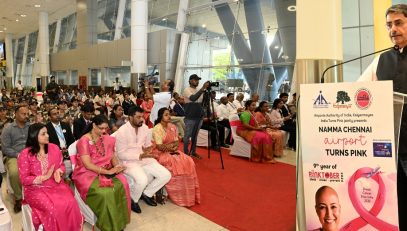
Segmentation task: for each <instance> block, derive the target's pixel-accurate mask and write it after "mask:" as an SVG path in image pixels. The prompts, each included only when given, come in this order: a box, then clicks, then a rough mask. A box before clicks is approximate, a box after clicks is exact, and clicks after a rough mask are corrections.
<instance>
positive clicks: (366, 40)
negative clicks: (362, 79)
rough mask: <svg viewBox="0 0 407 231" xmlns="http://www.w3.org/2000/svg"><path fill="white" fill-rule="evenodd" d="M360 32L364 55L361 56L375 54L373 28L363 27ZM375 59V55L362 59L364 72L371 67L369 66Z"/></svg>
mask: <svg viewBox="0 0 407 231" xmlns="http://www.w3.org/2000/svg"><path fill="white" fill-rule="evenodd" d="M360 32H361V36H360V39H361V41H363V42H362V43H361V51H362V53H361V54H360V56H362V55H366V54H369V53H372V52H374V29H373V26H369V27H362V28H360ZM374 57H375V56H374V55H371V56H369V57H366V58H363V59H362V72H363V70H365V69H366V68H367V67H368V66H369V64H370V63H371V62H372V61H373V59H374Z"/></svg>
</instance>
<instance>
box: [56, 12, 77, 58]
mask: <svg viewBox="0 0 407 231" xmlns="http://www.w3.org/2000/svg"><path fill="white" fill-rule="evenodd" d="M72 43H75V45H72ZM58 45H59V47H58V51H67V50H70V49H73V48H76V13H74V14H71V15H69V16H67V17H65V18H63V19H62V20H61V34H60V37H59V43H58Z"/></svg>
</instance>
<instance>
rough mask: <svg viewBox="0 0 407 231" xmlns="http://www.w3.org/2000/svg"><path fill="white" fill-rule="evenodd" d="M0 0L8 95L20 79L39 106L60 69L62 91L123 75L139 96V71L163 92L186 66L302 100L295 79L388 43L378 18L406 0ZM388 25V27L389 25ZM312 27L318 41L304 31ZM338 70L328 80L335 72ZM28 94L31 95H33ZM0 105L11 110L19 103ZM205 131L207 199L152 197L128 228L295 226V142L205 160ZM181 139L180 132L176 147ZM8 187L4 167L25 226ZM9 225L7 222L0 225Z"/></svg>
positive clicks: (243, 89)
mask: <svg viewBox="0 0 407 231" xmlns="http://www.w3.org/2000/svg"><path fill="white" fill-rule="evenodd" d="M0 2H1V5H2V6H1V7H0V88H1V89H6V91H5V92H4V93H3V91H2V94H6V95H9V96H10V97H11V95H10V94H11V93H13V92H14V91H15V90H16V89H17V88H18V87H19V86H21V87H22V88H23V92H30V94H32V96H34V97H35V98H37V99H36V101H37V102H38V105H40V104H44V103H45V101H46V96H45V95H46V94H44V93H45V88H46V86H47V85H48V84H49V83H50V82H51V76H53V77H55V82H56V84H57V85H59V86H60V87H61V89H63V90H64V91H65V93H67V92H71V91H72V92H73V89H76V90H77V91H75V93H77V92H79V93H78V94H83V95H85V91H88V92H89V93H90V95H92V94H97V93H98V92H99V91H100V90H103V91H104V92H103V94H108V93H109V92H113V91H115V90H116V88H115V84H117V82H118V81H119V82H120V89H117V90H118V95H120V96H118V98H119V99H123V96H122V95H123V93H124V92H125V91H126V92H128V93H131V95H132V97H133V99H134V101H135V102H136V98H137V99H139V98H138V97H140V96H141V95H140V96H139V95H138V93H139V92H141V91H143V90H144V85H143V84H144V81H143V80H146V81H147V82H148V83H149V84H150V85H152V87H153V88H154V91H155V92H156V93H157V94H158V93H159V92H160V90H162V89H161V86H162V84H163V83H164V82H165V81H166V80H173V81H174V83H175V86H174V87H175V88H174V91H175V92H178V93H180V94H181V96H182V93H183V89H185V88H186V87H188V86H189V83H190V80H191V78H190V76H191V75H193V74H196V75H197V76H199V77H200V80H199V83H200V85H199V86H202V84H203V83H204V82H206V81H210V82H211V83H213V86H212V87H211V91H213V92H215V93H216V96H215V98H214V101H215V102H217V104H221V98H223V97H226V96H229V94H230V93H232V95H233V97H234V99H236V97H237V96H238V95H239V94H242V95H243V96H244V98H243V102H246V101H247V100H250V99H252V97H253V96H254V95H257V96H258V97H259V99H258V102H261V101H267V102H268V104H269V105H270V109H271V106H272V105H273V101H274V100H275V99H277V98H279V95H280V94H281V93H287V94H288V103H290V102H294V103H293V105H294V106H295V101H293V94H294V93H296V92H298V90H299V84H301V83H304V82H308V83H310V82H319V78H320V74H321V71H322V70H323V68H325V67H327V66H329V65H331V64H335V63H336V62H337V61H343V60H350V59H353V58H356V57H360V56H362V55H365V54H368V53H372V52H374V51H376V50H378V49H379V48H380V47H383V46H384V47H385V46H387V45H389V46H390V45H391V44H387V43H384V45H383V43H382V44H378V42H379V41H376V40H375V38H377V37H378V36H377V33H379V32H377V30H376V28H375V27H376V26H377V23H378V22H376V19H375V18H376V17H382V20H383V22H384V11H385V9H386V8H387V7H388V5H391V4H396V3H402V2H403V1H396V0H393V1H390V0H383V2H387V4H388V5H385V6H381V5H380V4H379V3H377V2H379V1H374V0H333V1H332V3H330V4H327V3H326V0H318V1H316V2H318V3H314V2H313V1H307V0H17V1H16V0H1V1H0ZM323 2H324V3H323ZM321 4H322V6H321ZM324 7H325V8H324ZM329 7H333V8H329ZM335 7H338V8H335ZM377 7H381V8H380V9H376V8H377ZM328 8H329V9H328ZM300 9H306V11H307V12H315V14H316V15H324V14H326V17H327V18H330V19H331V18H333V16H332V14H331V13H332V12H336V13H337V14H336V15H334V16H335V17H336V19H339V20H340V21H336V22H334V23H333V22H332V20H326V21H324V20H318V21H313V22H312V23H311V22H308V21H307V20H304V18H300V17H304V15H306V14H299V13H300V12H301V11H300ZM376 14H378V16H377V15H376ZM323 17H324V16H320V17H319V18H323ZM316 18H318V17H316ZM380 26H381V27H383V29H384V23H383V24H382V25H380ZM325 27H334V29H332V30H327V33H328V32H329V33H331V31H335V36H336V39H335V38H332V37H328V38H326V37H325V36H326V34H325V33H323V32H322V33H320V31H324V29H322V30H320V29H318V28H325ZM314 32H315V33H317V35H314V38H318V39H319V40H318V41H309V40H307V39H303V38H308V37H307V34H313V33H314ZM380 36H381V37H385V39H387V37H386V35H384V36H383V35H380ZM311 37H312V36H311ZM386 42H388V41H386ZM327 43H328V44H329V45H331V47H334V48H332V52H331V54H329V53H330V52H329V51H327V53H328V55H326V56H324V55H320V53H318V55H317V56H316V57H315V56H314V57H313V56H311V55H309V54H310V52H309V50H312V49H315V50H318V46H321V47H326V44H327ZM328 47H329V46H328ZM338 50H339V54H337V53H336V51H338ZM332 53H335V54H332ZM373 58H374V56H369V57H366V58H363V59H360V60H357V61H355V62H352V63H349V64H347V65H344V66H343V67H342V68H340V69H339V70H337V69H336V70H333V71H332V74H331V75H332V76H333V77H332V76H331V77H332V78H334V79H336V80H337V81H343V82H352V81H355V80H356V79H358V77H359V76H360V75H361V73H362V72H363V70H365V69H366V67H367V66H368V65H369V64H370V63H371V62H372V60H373ZM298 60H300V61H298ZM304 60H313V61H314V62H315V65H313V66H312V67H311V68H312V69H313V72H315V73H317V74H315V76H314V77H304V73H307V71H309V69H306V68H305V69H306V70H305V69H304V66H303V65H302V63H301V61H304ZM299 62H300V64H301V65H297V64H298V63H299ZM318 65H322V66H318ZM324 65H325V66H324ZM331 77H329V81H331V82H334V81H335V80H332V78H331ZM304 78H308V79H307V80H304ZM106 97H107V96H106ZM120 97H122V98H120ZM67 100H68V99H67ZM232 101H233V100H232ZM14 103H15V104H17V102H14ZM27 103H28V104H30V105H31V99H30V100H27ZM58 104H59V103H58ZM104 104H105V105H106V102H104ZM2 105H3V107H5V108H6V109H7V110H12V109H11V108H10V105H12V104H7V103H6V102H3V104H2ZM69 106H70V103H69V102H68V107H69ZM107 113H109V114H110V113H111V112H110V111H109V112H107ZM151 122H153V121H151ZM226 130H227V129H226ZM228 132H229V133H231V132H232V131H231V130H227V131H226V133H228ZM205 134H206V135H207V133H205ZM198 138H199V137H198ZM204 139H206V141H207V142H208V143H207V144H205V143H204V144H203V145H201V146H199V145H198V146H199V147H198V148H197V153H198V154H199V155H200V156H201V157H202V159H197V158H194V162H195V165H196V171H197V175H198V179H199V182H200V188H201V203H200V204H197V205H195V206H192V207H182V206H178V205H176V204H175V203H173V202H171V200H167V202H166V204H164V205H158V206H157V207H151V206H148V205H146V204H145V203H143V202H140V207H141V210H142V213H140V214H138V213H134V212H131V216H130V223H129V224H128V225H127V227H126V228H125V230H284V231H286V230H287V231H292V230H296V165H297V158H296V157H297V156H296V155H297V153H296V151H295V148H296V147H288V146H287V147H286V143H285V144H284V147H283V154H282V156H279V157H278V158H275V159H276V160H277V163H276V164H260V163H254V162H251V161H249V158H247V157H250V153H248V154H249V156H246V157H244V156H243V157H242V156H239V155H233V152H234V151H233V147H232V146H233V145H236V142H235V144H233V145H230V147H228V148H225V147H221V149H220V150H221V152H220V153H219V152H218V151H217V150H216V149H215V150H211V151H210V155H211V156H210V158H209V157H207V152H208V149H210V148H211V147H210V146H211V145H210V144H209V141H208V137H205V135H204ZM284 139H286V138H284ZM297 139H299V138H297ZM206 141H205V142H206ZM284 141H286V140H284ZM246 144H247V145H250V144H248V143H246ZM182 145H183V142H182V140H180V150H182ZM228 146H229V145H228ZM249 147H250V146H249ZM248 150H249V151H250V148H249V149H248ZM219 154H220V155H219ZM222 155H223V159H221V157H222ZM221 161H224V165H225V166H224V167H225V168H224V169H222V168H221V166H220V162H221ZM253 174H258V175H253ZM239 179H240V180H239ZM241 181H243V182H241ZM223 184H225V185H223ZM9 187H10V185H8V184H7V176H6V174H5V173H4V174H3V183H2V185H1V190H2V202H3V204H4V205H5V206H6V208H7V210H8V211H7V214H9V215H8V216H9V218H10V217H11V218H10V219H11V220H10V219H7V218H5V215H4V213H3V214H1V212H0V230H21V229H22V228H24V223H25V222H26V221H25V219H26V216H29V215H27V214H26V215H23V214H24V211H23V212H19V213H15V212H14V211H13V204H14V198H13V194H11V193H10V190H8V188H9ZM241 188H244V190H243V191H241ZM239 192H240V193H239ZM252 202H254V203H253V205H254V206H251V204H252ZM253 207H256V208H253ZM28 214H29V212H28ZM3 218H4V219H3ZM2 220H4V221H2ZM2 225H3V227H6V228H5V229H1V227H2ZM31 225H32V224H31ZM10 227H12V229H10ZM297 228H298V227H297ZM93 229H97V227H96V226H92V224H90V223H89V222H85V224H84V230H93ZM297 230H298V229H297ZM299 230H303V229H299Z"/></svg>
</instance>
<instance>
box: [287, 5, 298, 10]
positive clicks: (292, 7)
mask: <svg viewBox="0 0 407 231" xmlns="http://www.w3.org/2000/svg"><path fill="white" fill-rule="evenodd" d="M287 10H288V11H296V10H297V6H295V5H291V6H288V7H287Z"/></svg>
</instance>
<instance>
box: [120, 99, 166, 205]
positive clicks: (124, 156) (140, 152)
mask: <svg viewBox="0 0 407 231" xmlns="http://www.w3.org/2000/svg"><path fill="white" fill-rule="evenodd" d="M143 112H144V111H143V109H142V108H140V107H138V106H133V107H131V108H129V117H128V120H129V121H128V122H127V123H126V124H124V125H123V126H121V127H120V128H119V130H117V132H116V141H117V142H116V151H117V156H118V157H119V159H120V160H121V161H122V162H123V165H124V166H125V167H126V169H125V173H126V175H128V176H130V177H132V178H133V179H134V181H135V184H134V188H132V189H131V199H132V205H131V209H132V210H133V211H134V212H136V213H141V209H140V206H139V205H138V201H139V199H140V198H141V199H142V200H144V202H146V204H148V205H150V206H157V203H156V201H154V199H153V198H152V197H153V196H154V194H155V193H156V192H157V191H158V190H160V189H161V188H162V187H164V185H165V184H166V183H167V182H168V181H169V180H170V179H171V173H170V172H169V171H168V170H167V169H166V168H165V167H163V166H162V165H161V164H159V163H158V162H157V160H155V159H154V155H152V153H151V151H152V144H151V132H150V131H149V129H148V127H147V126H146V125H145V124H143V123H144V120H143Z"/></svg>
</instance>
